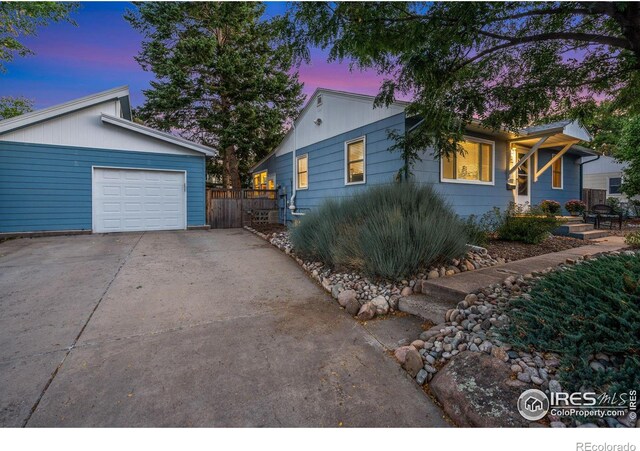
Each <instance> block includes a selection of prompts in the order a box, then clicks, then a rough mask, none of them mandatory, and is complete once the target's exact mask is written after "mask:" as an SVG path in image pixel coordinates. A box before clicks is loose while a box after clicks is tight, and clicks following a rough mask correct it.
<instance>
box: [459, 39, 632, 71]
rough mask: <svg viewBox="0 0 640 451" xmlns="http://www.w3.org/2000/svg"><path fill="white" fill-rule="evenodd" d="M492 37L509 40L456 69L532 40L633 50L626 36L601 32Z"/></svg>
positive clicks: (484, 51)
mask: <svg viewBox="0 0 640 451" xmlns="http://www.w3.org/2000/svg"><path fill="white" fill-rule="evenodd" d="M478 32H479V33H480V34H484V35H487V34H491V35H493V33H488V32H484V31H482V30H479V31H478ZM491 37H496V38H497V39H502V40H506V41H507V42H505V43H504V44H499V45H496V46H494V47H491V48H488V49H486V50H483V51H481V52H479V53H478V54H476V55H475V56H474V57H472V58H470V59H468V60H467V61H464V62H463V63H462V64H460V65H459V66H458V67H457V68H456V69H460V68H462V67H464V66H466V65H468V64H471V63H473V62H474V61H477V60H479V59H481V58H483V57H485V56H486V55H489V54H491V53H495V52H497V51H498V50H502V49H506V48H509V47H515V46H518V45H521V44H528V43H531V42H542V41H558V40H567V41H580V42H585V43H594V44H604V45H609V46H611V47H619V48H623V49H625V50H633V49H632V46H631V43H630V42H629V41H627V40H626V39H624V38H617V37H614V36H604V35H599V34H588V33H575V32H556V33H542V34H536V35H532V36H522V37H519V38H511V37H508V36H500V35H493V36H491Z"/></svg>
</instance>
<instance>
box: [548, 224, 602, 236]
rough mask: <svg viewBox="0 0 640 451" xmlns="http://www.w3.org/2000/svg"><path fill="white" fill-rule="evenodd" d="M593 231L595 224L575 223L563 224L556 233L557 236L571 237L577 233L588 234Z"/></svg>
mask: <svg viewBox="0 0 640 451" xmlns="http://www.w3.org/2000/svg"><path fill="white" fill-rule="evenodd" d="M589 230H593V224H585V223H575V224H563V225H561V226H560V227H558V228H557V229H556V231H555V232H554V233H555V234H556V235H569V234H571V233H576V232H587V231H589Z"/></svg>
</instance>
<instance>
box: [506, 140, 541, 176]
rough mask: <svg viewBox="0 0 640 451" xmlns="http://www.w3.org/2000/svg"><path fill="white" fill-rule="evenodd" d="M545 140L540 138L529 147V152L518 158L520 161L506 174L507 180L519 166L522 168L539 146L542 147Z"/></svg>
mask: <svg viewBox="0 0 640 451" xmlns="http://www.w3.org/2000/svg"><path fill="white" fill-rule="evenodd" d="M547 139H549V137H548V136H543V137H542V138H540V140H539V141H538V142H537V143H535V144H534V145H533V146H532V147H531V149H530V150H529V152H527V153H526V154H525V155H524V156H523V157H522V158H520V160H519V161H518V162H517V163H516V164H515V165H514V166H513V167H512V168H511V169H509V172H508V173H507V178H509V177H510V176H511V174H513V173H514V172H515V171H516V170H517V169H518V168H519V167H520V166H522V165H523V164H524V162H525V161H527V160H528V159H529V158H531V155H533V154H534V153H536V152H537V151H538V148H539V147H540V146H541V145H543V144H544V142H545V141H546V140H547ZM509 150H511V149H509Z"/></svg>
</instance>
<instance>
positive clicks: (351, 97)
mask: <svg viewBox="0 0 640 451" xmlns="http://www.w3.org/2000/svg"><path fill="white" fill-rule="evenodd" d="M322 94H329V95H332V96H337V97H342V98H346V99H348V100H355V101H357V100H360V101H362V100H364V101H366V102H371V103H373V102H374V101H375V99H376V96H372V95H368V94H358V93H355V92H346V91H339V90H336V89H328V88H317V89H316V90H315V91H314V92H313V94H311V96H309V98H308V99H307V102H306V104H305V105H304V107H302V109H301V110H300V113H299V114H298V116H297V117H296V119H295V120H294V121H293V125H292V126H291V127H290V128H289V130H288V131H287V133H286V134H285V135H284V136H283V138H282V140H281V141H280V144H278V146H276V148H275V149H274V150H272V151H271V152H269V153H268V154H267V155H266V156H265V157H264V158H262V159H261V160H260V161H258V162H257V163H255V164H254V165H253V166H252V167H251V168H250V169H249V171H250V172H253V171H254V170H255V169H256V168H257V167H258V166H260V165H261V164H262V163H264V162H265V161H266V160H267V159H269V158H270V157H271V156H273V155H274V154H275V153H276V152H277V151H278V150H279V149H280V147H281V145H282V144H283V143H284V142H285V141H286V140H287V138H288V137H289V135H290V134H291V133H292V132H293V130H294V129H295V126H296V125H297V124H298V123H299V122H300V120H301V119H302V118H303V117H304V116H305V114H306V113H307V112H308V111H309V109H310V108H311V107H312V106H313V105H314V104H315V100H316V98H317V97H318V96H320V95H322ZM409 104H410V102H406V101H404V100H396V101H394V102H393V103H392V104H391V105H392V106H395V107H399V108H402V109H404V108H405V107H406V106H408V105H409ZM372 122H373V121H372ZM303 147H304V146H303Z"/></svg>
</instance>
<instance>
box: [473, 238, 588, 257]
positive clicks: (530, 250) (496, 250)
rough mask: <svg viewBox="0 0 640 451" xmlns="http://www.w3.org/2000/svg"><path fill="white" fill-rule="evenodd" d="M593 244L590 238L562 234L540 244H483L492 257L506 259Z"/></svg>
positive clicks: (516, 242) (533, 255)
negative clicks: (582, 238) (584, 238)
mask: <svg viewBox="0 0 640 451" xmlns="http://www.w3.org/2000/svg"><path fill="white" fill-rule="evenodd" d="M588 244H593V241H590V240H578V239H576V238H568V237H563V236H551V237H549V238H547V239H546V240H544V241H543V242H542V243H540V244H526V243H520V242H518V241H502V240H491V241H489V244H487V245H486V246H484V247H485V248H486V249H487V251H488V252H489V255H491V256H492V257H493V258H499V257H501V258H504V259H505V260H507V261H514V260H522V259H523V258H529V257H535V256H537V255H543V254H549V253H551V252H559V251H565V250H567V249H573V248H574V247H579V246H586V245H588Z"/></svg>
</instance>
